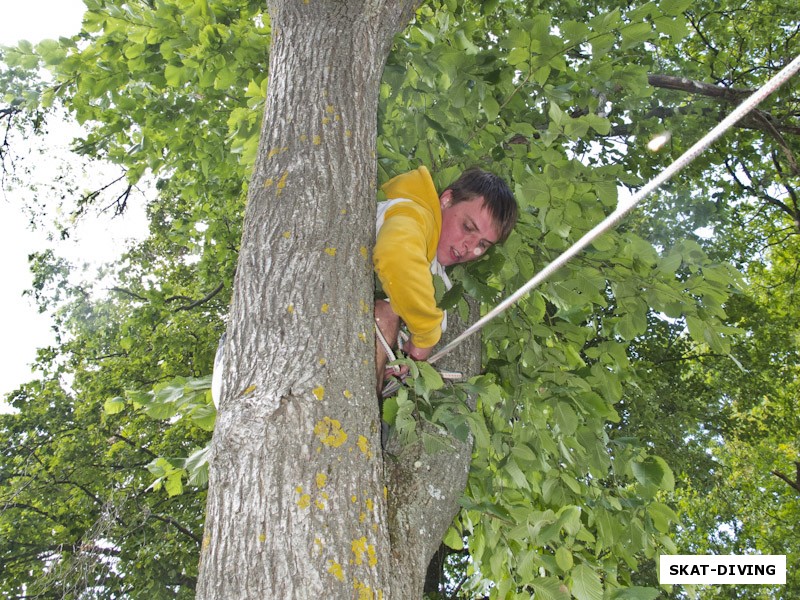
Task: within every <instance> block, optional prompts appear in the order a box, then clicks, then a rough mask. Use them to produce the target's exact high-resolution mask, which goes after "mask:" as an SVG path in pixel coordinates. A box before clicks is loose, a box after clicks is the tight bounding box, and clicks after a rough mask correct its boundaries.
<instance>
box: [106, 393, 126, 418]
mask: <svg viewBox="0 0 800 600" xmlns="http://www.w3.org/2000/svg"><path fill="white" fill-rule="evenodd" d="M125 405H126V402H125V399H124V398H122V397H121V396H115V397H114V398H109V399H108V400H106V401H105V402H104V403H103V411H105V413H106V414H108V415H116V414H117V413H121V412H122V411H123V410H125Z"/></svg>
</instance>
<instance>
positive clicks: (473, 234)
mask: <svg viewBox="0 0 800 600" xmlns="http://www.w3.org/2000/svg"><path fill="white" fill-rule="evenodd" d="M451 200H452V198H451V193H450V190H445V192H444V193H443V194H442V196H441V198H440V199H439V201H440V203H441V206H442V234H441V236H440V237H439V246H438V247H437V249H436V258H437V259H439V262H440V263H441V264H442V265H443V266H445V267H448V266H450V265H455V264H458V263H463V262H467V261H470V260H475V259H476V258H480V257H481V256H483V254H484V253H485V252H486V251H487V250H488V249H489V248H490V247H491V246H492V244H494V243H495V242H497V240H498V239H499V238H500V233H499V232H498V229H497V227H496V226H495V224H494V220H493V219H492V215H491V213H490V212H489V209H487V208H486V207H485V206H484V204H483V196H478V197H476V198H473V199H472V200H466V201H464V202H459V203H457V204H452V203H451Z"/></svg>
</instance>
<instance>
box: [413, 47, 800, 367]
mask: <svg viewBox="0 0 800 600" xmlns="http://www.w3.org/2000/svg"><path fill="white" fill-rule="evenodd" d="M798 70H800V56H798V57H797V58H795V59H794V60H793V61H792V62H790V63H789V64H788V65H787V66H786V67H784V68H783V69H781V71H780V72H779V73H778V74H777V75H775V76H774V77H773V78H772V79H770V80H769V81H768V82H767V83H765V84H764V85H763V86H762V87H761V88H760V89H758V90H756V91H755V92H754V93H753V94H752V95H751V96H749V97H748V98H747V99H746V100H745V101H744V102H742V103H741V104H740V105H739V106H737V107H736V108H735V109H734V110H733V112H731V114H729V115H728V116H727V117H725V118H724V119H723V120H722V121H720V123H719V124H718V125H717V126H716V127H714V129H712V130H711V131H709V132H708V133H707V134H706V135H705V137H703V138H701V139H700V141H699V142H697V143H696V144H695V145H694V146H692V147H691V148H689V149H688V150H687V151H686V152H684V153H683V154H682V155H681V156H680V157H679V158H678V159H677V160H676V161H675V162H673V163H672V164H671V165H669V166H668V167H667V168H666V169H664V171H662V172H661V174H659V175H658V176H657V177H655V178H653V179H652V180H651V181H650V182H648V183H647V185H645V186H644V187H643V188H642V189H641V190H639V191H638V192H637V193H636V194H634V195H633V196H631V198H630V200H629V201H628V202H626V203H624V204H622V203H620V204H619V205H618V206H617V208H616V210H614V212H612V213H611V214H610V215H609V216H608V217H606V218H605V219H604V220H603V221H601V222H600V223H599V224H598V225H596V226H595V227H594V228H593V229H592V230H591V231H589V232H588V233H586V234H585V235H584V236H583V237H582V238H581V239H579V240H578V241H577V242H575V244H573V245H572V246H571V247H569V248H568V249H567V250H566V251H565V252H564V253H563V254H562V255H561V256H559V257H558V258H556V259H555V260H554V261H553V262H551V263H550V264H548V265H547V266H546V267H545V268H544V269H542V270H541V271H539V273H537V274H536V275H534V276H533V277H532V278H531V279H530V280H529V281H528V282H527V283H526V284H525V285H523V286H522V287H521V288H519V289H518V290H517V291H516V292H514V293H513V294H512V295H511V296H509V297H508V298H506V299H505V300H503V301H502V302H501V303H500V304H498V305H497V306H496V307H494V308H493V309H492V310H491V311H489V312H488V313H486V315H484V316H483V317H482V318H481V319H479V320H478V321H476V322H475V323H473V324H472V325H471V326H470V327H469V328H467V329H466V330H465V331H464V332H463V333H461V335H459V336H458V337H456V338H455V339H453V340H452V341H450V342H449V343H448V344H447V345H445V346H444V347H443V348H442V349H441V350H439V351H438V352H436V353H435V354H434V355H433V356H431V357H430V359H429V360H428V362H429V363H434V362H436V361H438V360H439V359H441V358H442V357H444V356H445V355H446V354H448V353H449V352H451V351H452V350H453V349H454V348H455V347H456V346H458V345H459V344H460V343H461V342H463V341H464V340H465V339H466V338H468V337H469V336H471V335H472V334H474V333H476V332H478V331H480V330H481V329H483V327H484V326H485V325H486V324H487V323H488V322H489V321H491V320H492V319H494V318H495V317H496V316H497V315H499V314H500V313H502V312H503V311H505V310H506V309H507V308H508V307H510V306H511V305H512V304H514V303H516V302H517V301H519V299H520V298H522V297H523V296H524V295H525V294H527V293H528V292H530V291H531V290H532V289H533V288H535V287H536V286H538V285H539V284H541V283H542V282H543V281H545V280H546V279H547V278H548V277H550V276H551V275H552V274H553V273H555V272H556V271H557V270H558V269H560V268H561V267H563V266H564V265H565V264H566V263H567V262H568V261H569V260H570V259H571V258H573V257H574V256H575V255H576V254H578V253H579V252H580V251H581V250H583V249H584V248H586V246H588V245H589V244H591V243H592V242H593V241H594V240H596V239H597V238H598V237H600V236H601V235H602V234H604V233H605V232H606V231H608V230H609V229H611V228H613V227H615V226H616V225H617V224H618V223H619V222H620V221H622V219H623V218H624V217H625V216H626V215H627V214H628V213H629V212H631V211H632V210H633V209H634V208H635V207H636V205H637V204H639V202H641V201H642V200H643V199H644V198H645V197H646V196H648V195H649V194H650V193H651V192H653V191H654V190H655V189H656V188H658V187H659V186H661V185H662V184H664V183H665V182H666V181H668V180H669V179H670V178H671V177H672V176H673V175H675V174H676V173H677V172H678V171H680V170H681V169H683V168H684V167H685V166H686V165H688V164H689V163H691V162H692V161H693V160H694V159H695V158H697V157H698V156H699V155H700V154H701V153H703V152H704V151H705V150H706V149H707V148H708V147H709V146H710V145H711V144H713V143H714V142H715V141H716V140H717V139H718V138H719V137H720V136H721V135H722V134H723V133H725V131H727V130H728V129H730V128H731V127H733V125H734V124H736V122H737V121H738V120H739V119H741V118H742V117H744V116H745V115H746V114H747V113H748V112H750V111H751V110H753V108H755V107H756V106H757V105H758V104H759V103H760V102H761V101H762V100H764V98H766V97H767V96H769V95H770V94H771V93H773V92H774V91H775V90H777V89H778V88H779V87H780V86H782V85H783V84H784V83H786V82H787V81H788V80H789V79H790V78H791V77H792V76H793V75H794V74H795V73H797V71H798Z"/></svg>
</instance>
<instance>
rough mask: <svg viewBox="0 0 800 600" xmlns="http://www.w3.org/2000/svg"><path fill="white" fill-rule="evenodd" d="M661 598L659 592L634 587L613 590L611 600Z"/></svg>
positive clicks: (654, 599)
mask: <svg viewBox="0 0 800 600" xmlns="http://www.w3.org/2000/svg"><path fill="white" fill-rule="evenodd" d="M660 596H661V590H659V589H656V588H646V587H641V586H638V585H634V586H631V587H627V588H622V589H617V590H614V591H613V592H612V594H611V600H656V598H659V597H660Z"/></svg>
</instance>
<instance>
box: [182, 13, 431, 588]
mask: <svg viewBox="0 0 800 600" xmlns="http://www.w3.org/2000/svg"><path fill="white" fill-rule="evenodd" d="M415 5H416V1H411V0H405V1H398V0H395V1H389V0H371V1H370V0H361V1H355V0H351V1H345V0H342V1H338V2H336V1H332V0H330V1H327V0H314V1H312V2H307V1H306V2H299V1H287V2H283V1H273V2H270V3H269V9H270V17H271V25H272V32H273V33H272V48H271V56H270V81H269V91H268V96H267V105H266V115H265V119H264V125H263V129H262V132H261V140H260V146H259V156H258V160H257V164H256V168H255V172H254V174H253V179H252V181H251V184H250V193H249V198H248V207H247V213H246V217H245V226H244V235H243V239H242V246H241V251H240V256H239V263H238V267H237V277H236V283H235V289H234V297H233V303H232V307H231V316H230V322H229V324H228V335H227V338H226V340H227V341H226V344H225V348H224V357H225V365H226V368H225V372H224V374H223V387H222V397H221V401H220V407H219V414H218V417H217V424H216V429H215V432H214V439H213V444H212V457H211V471H210V480H209V491H208V504H207V513H206V526H205V534H204V539H203V549H202V555H201V568H200V578H199V584H198V592H197V597H198V598H201V599H225V600H229V599H231V598H243V599H247V598H259V599H260V598H281V599H290V598H351V597H354V596H355V597H359V598H362V597H363V598H401V597H402V596H400V595H397V594H396V593H395V592H394V590H393V586H392V580H393V572H394V570H395V569H394V566H393V564H392V555H391V551H390V542H389V534H388V516H387V508H386V501H385V497H386V487H385V485H384V474H383V461H382V455H381V450H380V449H381V446H380V427H379V422H380V421H379V414H378V404H377V399H376V398H375V391H374V390H375V382H374V376H375V375H374V373H375V371H374V365H373V364H372V361H373V360H374V358H373V357H374V334H373V321H372V303H373V300H372V299H373V296H372V294H373V292H372V290H373V283H372V282H373V276H372V265H371V248H372V242H373V240H374V233H375V192H376V181H375V178H376V161H375V140H376V114H377V100H378V91H379V85H380V77H381V73H382V70H383V65H384V62H385V59H386V56H387V55H388V51H389V48H390V45H391V42H392V38H393V36H394V34H395V33H396V32H397V31H398V30H399V29H400V28H401V27H402V26H403V25H404V24H405V23H406V21H407V20H408V19H409V18H410V16H411V10H412V9H413V8H414V7H415Z"/></svg>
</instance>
